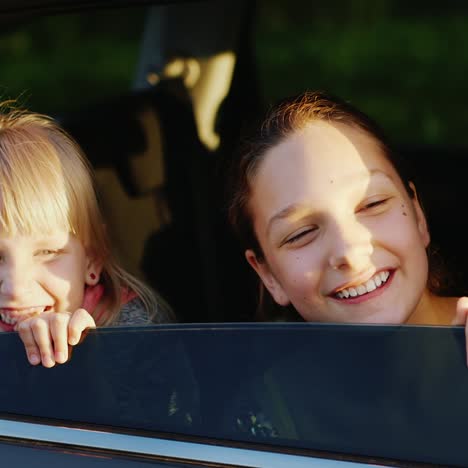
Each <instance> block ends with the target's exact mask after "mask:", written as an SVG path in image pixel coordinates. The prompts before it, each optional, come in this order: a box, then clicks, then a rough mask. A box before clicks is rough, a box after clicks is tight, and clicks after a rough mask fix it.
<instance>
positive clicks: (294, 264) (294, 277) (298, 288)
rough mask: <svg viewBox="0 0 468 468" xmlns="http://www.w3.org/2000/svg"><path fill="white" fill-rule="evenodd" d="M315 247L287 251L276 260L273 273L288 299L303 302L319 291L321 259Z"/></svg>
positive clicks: (321, 274) (321, 268)
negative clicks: (296, 299)
mask: <svg viewBox="0 0 468 468" xmlns="http://www.w3.org/2000/svg"><path fill="white" fill-rule="evenodd" d="M315 247H316V246H312V245H309V246H305V247H303V248H301V249H298V250H296V251H288V252H286V253H285V254H284V255H282V256H281V257H280V258H278V259H277V262H276V265H275V272H276V276H277V278H278V280H279V281H280V283H281V284H282V286H283V288H284V289H285V290H286V292H287V294H288V295H289V298H290V299H291V300H292V301H294V298H298V299H299V300H304V299H305V298H306V297H310V296H311V294H313V293H316V292H318V291H319V290H320V284H321V279H322V276H323V271H324V269H323V258H322V257H321V255H320V253H317V252H320V249H317V248H315Z"/></svg>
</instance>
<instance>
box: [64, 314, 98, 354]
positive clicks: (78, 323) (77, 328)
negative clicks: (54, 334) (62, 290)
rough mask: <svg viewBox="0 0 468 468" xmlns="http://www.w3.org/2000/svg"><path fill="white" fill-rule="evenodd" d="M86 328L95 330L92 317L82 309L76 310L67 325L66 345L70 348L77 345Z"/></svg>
mask: <svg viewBox="0 0 468 468" xmlns="http://www.w3.org/2000/svg"><path fill="white" fill-rule="evenodd" d="M88 328H96V323H95V322H94V319H93V317H92V316H91V315H90V314H89V313H88V312H87V311H86V310H84V309H77V310H76V311H75V312H74V313H73V314H72V316H71V319H70V322H69V323H68V343H69V344H71V345H72V346H74V345H76V344H78V343H79V341H80V339H81V336H82V333H83V331H84V330H86V329H88Z"/></svg>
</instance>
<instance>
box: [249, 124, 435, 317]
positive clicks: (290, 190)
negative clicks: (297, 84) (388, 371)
mask: <svg viewBox="0 0 468 468" xmlns="http://www.w3.org/2000/svg"><path fill="white" fill-rule="evenodd" d="M249 208H250V212H251V214H252V219H253V224H254V229H255V233H256V235H257V237H258V240H259V242H260V246H261V247H262V250H263V252H264V254H265V262H259V261H258V260H257V258H256V257H255V255H254V253H253V252H252V251H247V252H246V256H247V259H248V261H249V262H250V264H251V265H252V266H253V267H254V268H255V269H256V271H257V273H258V274H259V275H260V277H261V278H262V280H263V282H264V284H265V286H266V287H267V288H268V289H269V291H270V292H271V294H272V296H273V298H274V299H275V300H276V302H278V303H279V304H281V305H287V304H289V303H292V304H293V305H294V306H295V308H296V309H297V310H298V312H299V313H300V314H301V315H302V316H303V318H304V319H305V320H308V321H328V322H330V321H332V322H374V323H403V322H405V321H406V320H407V319H408V317H409V315H410V314H411V312H412V311H413V310H414V309H415V308H416V307H417V306H418V304H419V303H420V301H421V299H422V297H423V295H424V294H425V288H426V282H427V275H428V264H427V256H426V251H425V248H426V246H427V245H428V243H429V234H428V232H427V227H426V222H425V219H424V216H423V213H422V211H421V208H420V206H419V204H418V202H417V200H416V199H412V198H410V197H409V195H408V193H407V191H406V190H405V188H404V186H403V183H402V181H401V179H400V178H399V176H398V174H397V173H396V171H395V169H394V168H393V166H392V165H391V163H390V162H389V161H388V160H387V159H386V158H385V156H384V154H383V151H382V149H381V148H380V147H379V145H378V144H377V142H376V141H375V140H374V139H373V138H372V137H370V136H369V135H367V134H366V133H365V132H363V131H361V130H359V129H357V128H353V127H351V126H348V125H344V124H333V125H332V124H329V123H325V122H313V123H311V124H309V125H308V126H307V127H306V128H305V129H304V130H302V131H300V132H297V133H295V134H293V135H291V136H289V137H287V138H286V139H285V140H284V141H283V142H282V143H280V144H279V145H277V146H276V147H274V148H273V149H271V150H270V151H269V152H267V154H266V155H265V157H264V159H263V161H262V163H261V164H260V167H259V169H258V172H257V174H256V175H255V177H254V179H253V181H252V196H251V199H250V203H249Z"/></svg>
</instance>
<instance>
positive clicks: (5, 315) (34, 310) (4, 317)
mask: <svg viewBox="0 0 468 468" xmlns="http://www.w3.org/2000/svg"><path fill="white" fill-rule="evenodd" d="M45 309H46V307H30V308H29V309H21V312H20V314H21V316H24V315H28V316H32V315H35V314H41V313H42V312H44V310H45ZM15 312H19V311H15ZM18 319H19V317H18V316H17V317H15V318H13V317H11V315H10V313H9V312H0V320H1V321H2V322H4V323H7V324H8V325H15V324H16V323H17V322H18Z"/></svg>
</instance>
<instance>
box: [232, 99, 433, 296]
mask: <svg viewBox="0 0 468 468" xmlns="http://www.w3.org/2000/svg"><path fill="white" fill-rule="evenodd" d="M312 121H326V122H340V123H343V124H346V125H350V126H352V127H355V128H359V129H361V130H363V131H364V132H366V133H367V134H368V135H370V136H371V137H373V138H374V139H375V141H376V142H377V143H378V144H379V146H380V147H381V149H382V151H383V154H384V155H385V157H386V158H387V159H388V160H389V161H390V162H391V163H392V164H393V166H394V167H395V169H396V171H397V173H398V174H399V176H400V178H401V180H402V181H403V184H404V186H405V188H406V190H407V192H408V194H409V195H410V197H411V198H414V196H415V194H414V192H413V190H412V188H411V186H410V181H411V179H412V176H411V169H410V166H409V165H408V161H406V160H405V159H403V158H402V157H401V156H400V155H399V154H398V153H397V152H396V151H394V150H393V149H392V148H391V145H390V143H389V141H388V139H387V138H386V136H385V135H384V133H383V131H382V129H381V128H380V127H379V126H378V125H377V123H376V122H374V121H373V120H372V119H371V118H370V117H369V116H367V115H366V114H364V113H363V112H361V111H360V110H358V109H356V108H355V107H354V106H352V105H351V104H349V103H347V102H345V101H343V100H341V99H339V98H337V97H334V96H331V95H329V94H326V93H323V92H310V91H307V92H305V93H302V94H299V95H297V96H294V97H291V98H287V99H285V100H283V101H281V102H280V103H279V104H277V105H276V106H274V107H273V108H271V109H270V111H269V112H268V113H267V116H266V118H265V119H264V121H263V123H262V124H261V125H260V127H259V128H258V129H257V130H256V131H255V132H254V133H253V134H252V136H250V137H248V138H246V139H245V141H244V142H243V144H242V146H241V148H240V153H239V158H235V160H234V161H233V164H232V166H231V170H230V174H229V182H228V218H229V222H230V224H231V225H232V227H233V228H234V230H235V232H236V234H237V236H238V237H239V239H240V241H241V243H242V246H243V248H246V249H247V248H249V249H252V250H253V251H254V252H255V255H256V256H257V260H259V261H263V260H264V255H263V252H262V250H261V247H260V244H259V242H258V240H257V237H256V235H255V231H254V227H253V220H252V216H251V213H250V212H249V206H248V203H249V200H250V196H251V184H252V181H253V179H254V177H255V175H256V173H257V170H258V168H259V166H260V164H261V162H262V160H263V158H264V156H265V154H266V153H267V152H268V150H270V149H271V148H273V147H275V146H276V145H278V144H279V143H281V142H282V141H284V139H286V138H287V137H288V136H289V135H291V134H292V133H294V132H297V131H299V130H301V129H303V128H304V127H305V126H306V125H307V124H308V123H310V122H312ZM431 257H432V255H429V260H430V263H432V262H431ZM440 269H441V267H437V268H432V265H431V267H430V272H431V273H430V275H429V281H428V286H429V288H430V289H431V290H434V289H435V290H437V289H439V288H440V277H441V275H440V274H437V271H439V270H440ZM433 292H436V291H433ZM264 297H265V291H264V290H263V286H262V285H261V289H260V301H262V298H264Z"/></svg>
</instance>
